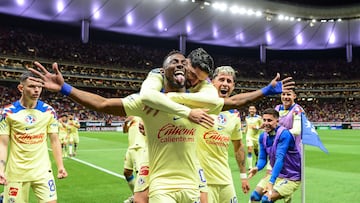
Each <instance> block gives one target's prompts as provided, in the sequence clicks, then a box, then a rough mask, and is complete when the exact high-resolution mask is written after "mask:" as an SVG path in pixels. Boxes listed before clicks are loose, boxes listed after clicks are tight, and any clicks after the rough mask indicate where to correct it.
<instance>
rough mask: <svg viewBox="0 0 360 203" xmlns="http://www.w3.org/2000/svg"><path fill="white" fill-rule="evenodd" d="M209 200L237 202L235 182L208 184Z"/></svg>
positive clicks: (221, 202) (220, 202)
mask: <svg viewBox="0 0 360 203" xmlns="http://www.w3.org/2000/svg"><path fill="white" fill-rule="evenodd" d="M208 188H209V191H208V202H219V203H223V202H233V203H237V202H238V201H237V197H236V192H235V188H234V185H233V184H229V185H211V184H209V185H208Z"/></svg>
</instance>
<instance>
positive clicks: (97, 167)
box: [71, 157, 125, 179]
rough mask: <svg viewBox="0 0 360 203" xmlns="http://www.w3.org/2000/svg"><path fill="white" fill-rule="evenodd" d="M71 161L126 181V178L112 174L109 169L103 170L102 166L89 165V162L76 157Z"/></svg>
mask: <svg viewBox="0 0 360 203" xmlns="http://www.w3.org/2000/svg"><path fill="white" fill-rule="evenodd" d="M71 159H72V160H74V161H77V162H80V163H82V164H85V165H87V166H90V167H93V168H95V169H97V170H100V171H103V172H105V173H107V174H110V175H113V176H116V177H119V178H122V179H125V176H123V175H120V174H118V173H115V172H112V171H109V170H107V169H105V168H101V167H100V166H96V165H94V164H91V163H89V162H86V161H83V160H80V159H77V158H75V157H71Z"/></svg>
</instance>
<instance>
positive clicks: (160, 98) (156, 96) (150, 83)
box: [140, 69, 191, 118]
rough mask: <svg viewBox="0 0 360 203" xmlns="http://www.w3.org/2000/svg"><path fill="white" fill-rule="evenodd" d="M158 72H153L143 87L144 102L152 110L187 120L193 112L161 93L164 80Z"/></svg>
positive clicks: (141, 90)
mask: <svg viewBox="0 0 360 203" xmlns="http://www.w3.org/2000/svg"><path fill="white" fill-rule="evenodd" d="M158 70H159V69H154V70H152V71H151V72H150V73H149V74H148V76H147V77H146V79H145V80H144V82H143V84H142V85H141V89H140V96H141V98H142V102H143V103H144V104H145V105H146V106H149V107H150V108H153V109H158V110H161V111H164V112H167V113H171V114H175V115H178V116H181V117H185V118H187V117H188V116H189V114H190V111H191V109H190V108H189V107H187V106H184V105H181V104H178V103H176V102H174V101H172V100H171V99H170V98H169V97H167V96H166V95H165V94H163V93H161V92H160V90H161V89H162V87H163V78H162V75H161V73H160V72H159V71H158Z"/></svg>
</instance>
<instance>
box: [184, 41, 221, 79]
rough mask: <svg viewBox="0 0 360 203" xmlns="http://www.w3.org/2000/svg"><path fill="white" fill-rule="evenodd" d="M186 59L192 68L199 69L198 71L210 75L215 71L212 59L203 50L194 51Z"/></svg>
mask: <svg viewBox="0 0 360 203" xmlns="http://www.w3.org/2000/svg"><path fill="white" fill-rule="evenodd" d="M187 58H188V59H190V62H191V65H192V66H193V67H195V68H200V70H202V71H205V72H206V73H208V74H210V75H211V74H212V73H213V71H214V69H215V68H214V67H215V66H214V59H213V58H212V57H211V56H210V55H209V54H208V53H207V52H206V51H205V50H204V49H203V48H197V49H194V50H193V51H191V52H190V54H189V55H188V56H187Z"/></svg>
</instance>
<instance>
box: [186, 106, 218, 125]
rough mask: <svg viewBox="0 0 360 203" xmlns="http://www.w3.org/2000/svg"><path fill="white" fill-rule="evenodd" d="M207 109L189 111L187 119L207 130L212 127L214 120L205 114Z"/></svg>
mask: <svg viewBox="0 0 360 203" xmlns="http://www.w3.org/2000/svg"><path fill="white" fill-rule="evenodd" d="M208 111H209V109H191V111H190V114H189V117H188V119H189V120H190V121H192V122H194V123H197V124H199V125H201V126H202V127H204V128H206V129H208V128H210V127H212V126H214V119H213V118H212V117H211V116H210V115H209V114H207V112H208Z"/></svg>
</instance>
